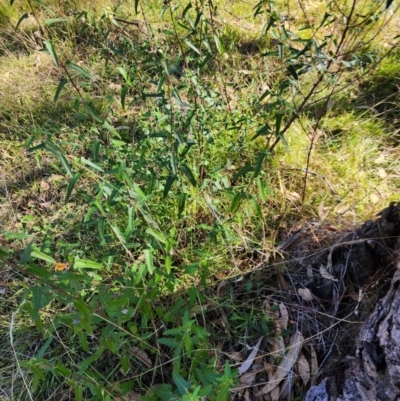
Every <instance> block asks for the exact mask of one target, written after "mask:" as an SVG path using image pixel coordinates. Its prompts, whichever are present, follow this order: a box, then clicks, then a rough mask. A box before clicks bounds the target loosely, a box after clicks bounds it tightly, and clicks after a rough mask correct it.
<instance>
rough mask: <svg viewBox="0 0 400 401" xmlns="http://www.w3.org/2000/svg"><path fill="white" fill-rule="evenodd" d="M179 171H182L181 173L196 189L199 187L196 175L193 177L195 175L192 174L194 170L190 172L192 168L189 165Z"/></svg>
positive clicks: (184, 165)
mask: <svg viewBox="0 0 400 401" xmlns="http://www.w3.org/2000/svg"><path fill="white" fill-rule="evenodd" d="M179 170H181V171H182V172H183V173H184V174H185V175H186V177H187V178H188V179H189V181H190V183H191V184H192V185H193V186H194V187H197V182H196V179H195V178H194V175H193V173H192V170H190V168H189V167H188V165H187V164H182V165H181V166H180V167H179Z"/></svg>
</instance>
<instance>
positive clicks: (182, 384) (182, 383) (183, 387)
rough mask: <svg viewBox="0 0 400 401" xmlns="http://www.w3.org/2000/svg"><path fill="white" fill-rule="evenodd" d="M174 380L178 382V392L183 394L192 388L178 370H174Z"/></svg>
mask: <svg viewBox="0 0 400 401" xmlns="http://www.w3.org/2000/svg"><path fill="white" fill-rule="evenodd" d="M172 380H173V381H174V383H175V384H176V387H177V389H178V393H179V394H180V395H181V396H183V395H185V394H186V393H187V391H188V390H189V388H190V383H189V382H188V381H186V380H185V379H184V378H183V377H182V376H181V375H180V374H179V373H178V372H176V371H175V370H174V371H173V372H172Z"/></svg>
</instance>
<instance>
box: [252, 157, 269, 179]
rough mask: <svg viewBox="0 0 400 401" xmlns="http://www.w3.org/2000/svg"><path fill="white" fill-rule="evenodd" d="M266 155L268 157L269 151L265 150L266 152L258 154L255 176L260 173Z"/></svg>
mask: <svg viewBox="0 0 400 401" xmlns="http://www.w3.org/2000/svg"><path fill="white" fill-rule="evenodd" d="M266 157H267V153H266V152H265V151H264V152H260V153H259V154H258V158H257V162H256V165H255V167H254V174H253V177H254V178H256V177H257V176H258V175H259V174H260V172H261V167H262V164H263V161H264V159H265V158H266Z"/></svg>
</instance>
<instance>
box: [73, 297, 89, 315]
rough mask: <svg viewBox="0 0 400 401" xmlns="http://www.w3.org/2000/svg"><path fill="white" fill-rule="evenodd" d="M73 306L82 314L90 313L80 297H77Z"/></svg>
mask: <svg viewBox="0 0 400 401" xmlns="http://www.w3.org/2000/svg"><path fill="white" fill-rule="evenodd" d="M74 305H75V308H76V309H77V310H78V311H79V312H81V313H82V314H84V315H89V314H90V309H89V307H88V306H87V305H86V302H85V301H84V300H83V299H82V298H80V297H79V298H77V299H75V301H74Z"/></svg>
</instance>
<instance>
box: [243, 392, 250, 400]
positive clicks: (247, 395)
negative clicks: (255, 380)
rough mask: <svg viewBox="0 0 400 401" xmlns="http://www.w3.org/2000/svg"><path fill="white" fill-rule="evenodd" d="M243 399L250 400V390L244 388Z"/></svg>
mask: <svg viewBox="0 0 400 401" xmlns="http://www.w3.org/2000/svg"><path fill="white" fill-rule="evenodd" d="M243 397H244V400H245V401H251V398H250V392H249V390H246V391H245V392H244V396H243Z"/></svg>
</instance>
